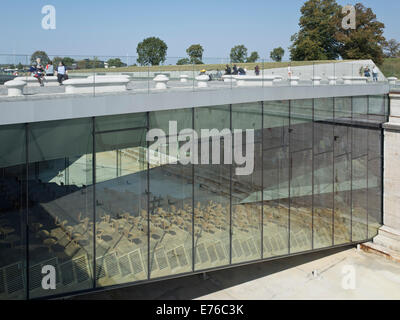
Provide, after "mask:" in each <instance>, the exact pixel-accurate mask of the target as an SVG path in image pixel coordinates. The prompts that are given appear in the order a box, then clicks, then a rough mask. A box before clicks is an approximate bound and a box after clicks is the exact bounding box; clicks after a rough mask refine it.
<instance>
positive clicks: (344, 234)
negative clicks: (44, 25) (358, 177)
mask: <svg viewBox="0 0 400 320" xmlns="http://www.w3.org/2000/svg"><path fill="white" fill-rule="evenodd" d="M344 106H350V115H349V117H351V98H350V99H348V98H343V99H342V98H337V99H335V115H336V116H337V115H338V114H339V113H342V110H344V109H343V107H344ZM337 109H339V110H337ZM345 109H346V110H348V109H347V107H346V108H345ZM346 113H347V112H346ZM342 119H343V118H342ZM342 119H338V118H337V120H339V122H338V123H336V125H335V128H334V131H335V132H334V157H335V159H334V193H335V195H334V244H335V245H337V244H343V243H346V242H350V241H351V132H352V131H351V127H350V126H348V125H346V124H343V125H340V122H341V121H340V120H342ZM343 122H347V121H343Z"/></svg>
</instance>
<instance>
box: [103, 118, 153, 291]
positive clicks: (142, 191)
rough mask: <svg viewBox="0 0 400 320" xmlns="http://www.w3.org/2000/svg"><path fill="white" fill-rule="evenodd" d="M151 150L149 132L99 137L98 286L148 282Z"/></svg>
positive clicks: (135, 131)
mask: <svg viewBox="0 0 400 320" xmlns="http://www.w3.org/2000/svg"><path fill="white" fill-rule="evenodd" d="M96 121H97V119H96ZM102 121H103V124H104V127H107V128H110V129H111V128H112V127H111V125H109V124H106V122H105V121H106V120H102ZM110 122H111V124H112V123H115V122H114V119H112V118H111V119H110ZM103 124H102V125H103ZM140 125H142V124H140ZM111 130H112V129H111ZM146 145H147V144H146V129H138V130H127V131H120V132H113V133H103V134H97V135H96V271H97V273H96V280H97V285H98V286H109V285H114V284H119V283H126V282H133V281H137V280H144V279H147V258H148V236H147V234H148V233H147V224H148V221H147V195H146V190H147V161H146V152H147V151H146Z"/></svg>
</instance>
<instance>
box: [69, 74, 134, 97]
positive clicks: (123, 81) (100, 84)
mask: <svg viewBox="0 0 400 320" xmlns="http://www.w3.org/2000/svg"><path fill="white" fill-rule="evenodd" d="M128 83H129V79H127V78H120V77H106V76H102V77H99V78H97V77H96V78H86V79H69V80H66V81H64V82H63V84H64V85H65V93H92V92H93V90H96V92H98V93H107V92H117V91H126V90H127V87H126V85H127V84H128Z"/></svg>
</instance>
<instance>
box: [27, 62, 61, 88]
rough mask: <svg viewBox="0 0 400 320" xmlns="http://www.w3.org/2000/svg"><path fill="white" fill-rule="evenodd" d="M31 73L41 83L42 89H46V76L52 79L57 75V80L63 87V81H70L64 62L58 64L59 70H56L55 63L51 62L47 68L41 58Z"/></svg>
mask: <svg viewBox="0 0 400 320" xmlns="http://www.w3.org/2000/svg"><path fill="white" fill-rule="evenodd" d="M29 71H30V72H31V73H32V75H33V76H34V77H35V78H36V79H37V80H38V81H39V84H40V86H41V87H44V80H45V76H48V77H51V76H54V75H57V80H58V83H59V84H60V86H62V85H63V81H64V80H67V79H68V71H67V67H66V66H65V65H64V63H63V62H62V61H60V63H59V64H58V66H57V68H56V69H54V66H53V62H52V61H50V62H49V63H48V64H47V65H46V67H43V65H42V64H41V60H40V58H37V59H36V64H35V65H33V66H32V67H31V68H30V69H29Z"/></svg>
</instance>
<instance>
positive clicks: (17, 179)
mask: <svg viewBox="0 0 400 320" xmlns="http://www.w3.org/2000/svg"><path fill="white" fill-rule="evenodd" d="M0 142H1V148H2V152H1V155H0V300H16V299H25V298H26V278H25V275H26V255H25V253H26V247H25V242H26V237H25V228H24V225H25V221H24V220H25V217H26V166H25V146H26V143H25V126H24V125H13V126H2V127H0Z"/></svg>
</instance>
